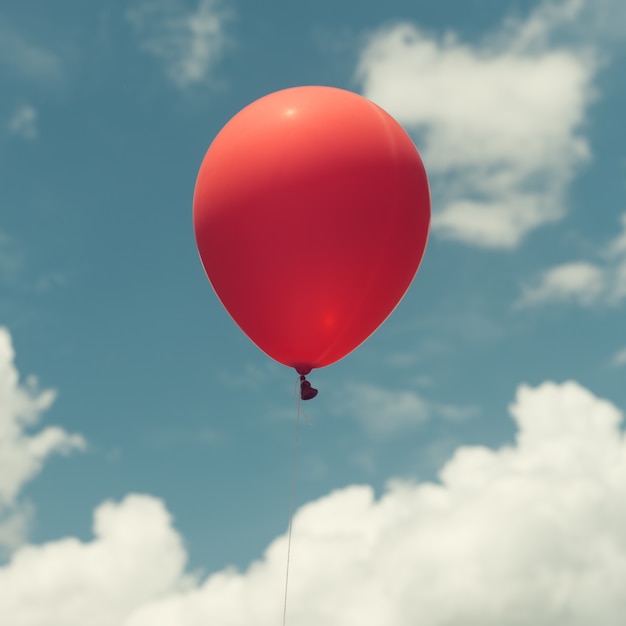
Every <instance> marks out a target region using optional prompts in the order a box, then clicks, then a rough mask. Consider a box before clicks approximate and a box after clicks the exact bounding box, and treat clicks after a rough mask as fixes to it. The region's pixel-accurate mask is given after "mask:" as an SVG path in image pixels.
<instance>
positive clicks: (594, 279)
mask: <svg viewBox="0 0 626 626" xmlns="http://www.w3.org/2000/svg"><path fill="white" fill-rule="evenodd" d="M621 225H622V230H621V233H620V234H618V235H617V236H616V237H615V238H613V239H612V240H611V241H609V243H608V244H607V245H606V246H605V247H604V248H603V251H602V253H600V254H598V256H599V257H600V261H599V262H597V263H590V262H587V261H572V262H568V263H563V264H561V265H557V266H555V267H551V268H548V269H546V270H544V271H543V272H541V274H540V275H539V276H537V277H536V278H535V279H534V280H533V281H531V282H530V283H528V284H526V285H524V286H523V287H522V294H521V296H520V298H519V299H518V301H517V303H516V306H517V307H518V308H520V307H530V306H537V305H540V304H546V303H567V302H569V303H574V304H579V305H582V306H592V305H593V306H597V305H604V306H615V305H619V304H621V303H622V302H623V301H624V300H625V299H626V213H624V214H623V215H622V216H621Z"/></svg>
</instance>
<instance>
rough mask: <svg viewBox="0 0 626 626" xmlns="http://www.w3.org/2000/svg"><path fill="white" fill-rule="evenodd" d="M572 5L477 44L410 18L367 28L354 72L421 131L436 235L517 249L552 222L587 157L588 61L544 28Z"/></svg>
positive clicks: (564, 19) (563, 20) (591, 65)
mask: <svg viewBox="0 0 626 626" xmlns="http://www.w3.org/2000/svg"><path fill="white" fill-rule="evenodd" d="M578 5H579V3H577V2H565V3H561V4H558V5H557V4H554V3H544V4H543V5H540V6H539V8H538V9H536V10H535V12H534V13H532V14H531V15H530V16H529V18H528V19H527V20H526V21H525V22H513V21H509V22H507V23H506V24H504V25H503V26H502V28H501V30H500V31H498V32H496V33H494V34H492V36H491V37H488V38H486V39H485V40H484V41H482V42H481V43H479V44H466V43H463V42H461V41H459V39H458V38H457V37H456V36H455V35H454V34H448V35H446V36H445V37H443V38H436V37H434V36H432V35H429V34H427V33H424V32H422V31H420V30H419V29H418V28H417V27H415V26H414V25H411V24H398V25H396V26H395V27H393V28H388V29H384V30H381V31H379V32H377V33H376V34H374V36H372V37H371V38H370V40H369V42H368V44H367V46H366V47H365V49H364V50H363V52H362V55H361V59H360V63H359V66H358V70H357V77H358V79H359V80H360V82H361V84H362V87H363V93H364V95H365V96H367V97H368V98H371V99H372V100H374V101H375V102H377V103H378V104H380V105H381V106H383V107H384V108H385V109H387V110H388V111H389V112H390V113H391V114H392V115H394V116H395V117H396V118H397V119H398V120H399V121H400V122H401V123H403V124H404V125H406V126H407V127H408V128H409V129H413V130H415V131H416V132H418V134H419V135H420V137H421V141H420V142H419V145H420V150H421V152H422V156H423V157H424V161H425V164H426V167H427V170H428V172H429V175H430V177H431V183H432V186H433V192H434V194H433V195H434V201H435V202H434V204H435V210H434V214H433V229H434V231H435V232H436V233H438V234H439V235H440V236H441V237H447V238H451V239H456V240H459V241H463V242H465V243H468V244H472V245H477V246H483V247H489V248H513V247H515V246H517V245H518V244H519V242H520V241H521V240H522V238H523V237H524V236H525V235H526V234H527V233H529V232H530V231H531V230H533V229H535V228H538V227H539V226H541V225H544V224H546V223H550V222H554V221H556V220H558V219H560V218H561V217H562V216H563V214H564V206H563V195H564V192H565V189H566V187H567V185H568V183H569V182H570V180H571V179H572V177H573V175H574V173H575V171H576V168H577V166H578V165H580V163H581V162H583V161H584V160H585V159H587V158H588V156H589V150H588V145H587V142H586V140H585V138H584V137H583V136H582V134H581V132H580V130H579V128H580V125H581V123H582V122H583V120H584V115H585V111H586V107H587V105H588V103H589V101H590V99H591V97H592V89H591V81H592V79H593V75H594V70H595V68H596V61H595V59H594V56H593V55H592V54H591V53H590V51H589V48H588V47H584V46H582V45H579V46H574V45H568V46H566V45H560V46H558V45H556V44H554V43H553V42H552V41H551V37H550V35H551V33H552V32H553V31H554V30H556V29H557V28H562V27H563V26H564V24H567V23H569V22H571V21H572V20H573V19H574V17H575V16H576V15H578V11H579V8H577V7H578Z"/></svg>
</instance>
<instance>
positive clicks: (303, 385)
mask: <svg viewBox="0 0 626 626" xmlns="http://www.w3.org/2000/svg"><path fill="white" fill-rule="evenodd" d="M316 395H317V389H315V388H314V387H311V383H310V382H309V381H308V380H307V379H306V377H305V376H304V374H300V399H301V400H313V398H315V396H316Z"/></svg>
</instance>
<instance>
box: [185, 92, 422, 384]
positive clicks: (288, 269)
mask: <svg viewBox="0 0 626 626" xmlns="http://www.w3.org/2000/svg"><path fill="white" fill-rule="evenodd" d="M193 223H194V231H195V236H196V243H197V246H198V251H199V253H200V257H201V259H202V263H203V265H204V269H205V271H206V273H207V276H208V278H209V281H210V282H211V285H212V286H213V288H214V289H215V292H216V293H217V296H218V298H219V299H220V301H221V302H222V304H223V305H224V307H225V308H226V310H227V311H228V312H229V313H230V315H231V316H232V318H233V319H234V320H235V322H236V323H237V324H238V325H239V327H240V328H241V329H242V330H243V332H244V333H246V335H248V337H249V338H250V339H251V340H252V341H253V342H254V343H255V344H256V345H257V346H258V347H259V348H260V349H261V350H263V351H264V352H265V353H267V354H268V355H269V356H270V357H272V358H274V359H275V360H276V361H278V362H280V363H282V364H284V365H287V366H289V367H294V368H296V369H297V370H298V372H299V373H300V374H307V373H308V372H309V371H310V370H311V369H313V368H318V367H324V366H326V365H330V364H331V363H334V362H335V361H338V360H339V359H341V358H343V357H344V356H346V355H347V354H348V353H350V352H351V351H352V350H354V349H355V348H356V347H357V346H359V345H360V344H361V343H362V342H363V341H365V340H366V339H367V338H368V337H369V336H370V335H371V334H372V333H373V332H374V331H375V330H376V329H377V328H378V327H379V326H380V325H381V324H382V323H383V322H384V320H385V319H386V318H387V317H388V316H389V314H390V313H391V312H392V311H393V309H394V308H395V307H396V305H397V304H398V302H399V301H400V300H401V299H402V297H403V296H404V294H405V293H406V291H407V289H408V288H409V285H410V283H411V281H412V280H413V277H414V276H415V274H416V272H417V269H418V267H419V264H420V262H421V260H422V256H423V254H424V250H425V247H426V240H427V237H428V228H429V223H430V193H429V189H428V181H427V178H426V173H425V171H424V166H423V164H422V160H421V158H420V156H419V154H418V152H417V149H416V148H415V146H414V145H413V142H412V141H411V139H410V137H409V136H408V135H407V134H406V132H405V131H404V130H403V129H402V127H401V126H400V125H399V124H398V123H397V122H396V121H395V120H394V119H393V118H392V117H391V116H390V115H389V114H387V113H386V112H385V111H383V110H382V109H381V108H379V107H378V106H376V105H375V104H374V103H372V102H370V101H369V100H367V99H366V98H363V97H362V96H359V95H357V94H354V93H351V92H348V91H344V90H341V89H335V88H332V87H294V88H291V89H285V90H282V91H278V92H275V93H272V94H270V95H268V96H265V97H263V98H261V99H259V100H257V101H255V102H253V103H252V104H250V105H248V106H247V107H246V108H244V109H243V110H242V111H240V112H239V113H238V114H237V115H235V116H234V117H233V118H232V119H231V120H230V121H229V122H228V123H227V124H226V126H224V128H223V129H222V130H221V131H220V132H219V134H218V135H217V136H216V138H215V140H214V141H213V143H212V144H211V146H210V147H209V149H208V151H207V153H206V155H205V157H204V160H203V162H202V165H201V167H200V171H199V173H198V178H197V181H196V187H195V192H194V198H193Z"/></svg>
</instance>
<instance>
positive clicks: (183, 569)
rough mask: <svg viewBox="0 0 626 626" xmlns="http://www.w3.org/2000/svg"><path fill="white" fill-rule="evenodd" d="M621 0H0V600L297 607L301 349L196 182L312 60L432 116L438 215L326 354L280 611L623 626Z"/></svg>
mask: <svg viewBox="0 0 626 626" xmlns="http://www.w3.org/2000/svg"><path fill="white" fill-rule="evenodd" d="M624 24H626V9H625V5H624V4H623V3H622V2H621V0H569V1H561V2H557V1H556V0H555V1H548V0H544V1H541V2H537V1H532V2H531V1H528V2H523V1H518V2H512V1H511V2H508V1H507V2H502V1H501V0H498V1H496V0H467V1H464V2H460V1H458V0H457V1H452V0H445V1H444V0H442V1H440V2H438V3H427V2H418V1H414V2H408V1H405V0H388V1H387V2H385V3H374V2H370V1H363V2H360V3H348V2H343V3H338V2H329V1H325V0H324V1H320V2H317V3H295V2H286V1H283V0H280V1H278V2H273V3H271V5H270V4H268V3H253V2H236V1H235V0H232V1H227V0H224V1H219V0H199V1H192V0H189V1H184V0H170V1H165V0H160V1H153V2H149V1H147V0H133V1H130V2H127V3H123V2H109V3H106V6H104V5H99V4H96V3H78V2H71V1H69V0H63V1H59V2H55V3H47V2H42V1H39V2H30V3H12V5H8V4H7V3H5V5H3V7H2V9H0V207H1V208H0V326H1V327H2V329H1V330H0V547H1V548H2V557H1V558H2V560H1V561H0V614H3V615H7V616H11V620H12V621H11V624H12V626H13V625H15V626H22V625H35V624H36V625H37V626H39V625H41V626H57V625H61V624H63V626H71V625H73V624H81V625H84V624H85V623H89V624H93V625H94V626H98V625H99V624H103V625H104V624H106V625H107V626H111V625H115V626H117V625H120V626H142V625H143V624H151V625H152V626H159V625H160V624H161V623H163V624H166V623H167V624H168V625H170V626H172V625H180V626H189V625H195V624H199V623H201V622H202V623H211V622H213V623H222V624H226V623H232V624H243V623H248V622H250V621H251V619H252V617H251V616H254V619H255V621H256V622H257V623H259V624H271V623H277V621H278V620H279V619H280V616H281V614H282V613H281V610H282V595H281V594H282V588H283V580H282V577H283V576H284V564H285V556H286V555H285V531H286V527H287V521H288V520H287V516H288V512H289V495H290V485H291V458H292V452H293V430H294V419H295V403H294V399H293V384H294V380H295V375H294V373H293V372H292V371H290V370H288V369H287V368H285V367H283V366H281V365H278V364H276V363H274V362H272V361H271V360H270V359H269V358H268V357H266V356H265V355H264V354H263V353H261V352H260V351H259V350H258V349H257V348H256V347H255V346H254V345H253V344H252V343H251V342H250V341H249V340H248V339H247V338H246V337H245V336H243V334H242V333H241V332H240V331H239V329H238V328H237V327H236V325H235V324H234V323H233V322H232V321H231V319H230V318H229V317H228V315H227V313H226V312H225V311H224V310H223V309H222V308H221V305H220V304H219V302H218V300H217V298H216V297H215V295H214V294H213V292H212V290H211V288H210V286H209V283H208V281H207V279H206V277H205V275H204V273H203V270H202V267H201V264H200V261H199V259H198V255H197V252H196V249H195V243H194V238H193V231H192V225H191V200H192V194H193V187H194V183H195V178H196V174H197V171H198V168H199V165H200V162H201V160H202V157H203V155H204V153H205V151H206V149H207V148H208V146H209V144H210V142H211V140H212V138H213V137H214V136H215V134H216V133H217V132H218V131H219V129H220V128H221V127H222V126H223V125H224V124H225V123H226V122H227V121H228V119H229V118H230V117H232V116H233V115H234V114H235V113H236V112H237V111H239V110H240V109H241V108H242V107H244V106H245V105H246V104H248V103H250V102H252V101H253V100H255V99H257V98H259V97H261V96H263V95H265V94H267V93H270V92H272V91H275V90H277V89H281V88H285V87H290V86H294V85H302V84H325V85H332V86H336V87H342V88H345V89H350V90H352V91H356V92H358V93H361V94H363V95H365V96H366V97H368V98H371V99H372V100H373V101H375V102H376V103H378V104H379V105H381V106H382V107H383V108H385V109H386V110H387V111H389V113H391V114H392V115H394V117H396V119H397V120H398V121H399V122H400V123H402V124H403V125H404V127H405V128H406V129H407V131H408V132H409V133H410V134H411V136H412V137H413V139H414V140H415V142H416V145H417V146H418V149H419V150H420V153H421V154H422V157H423V160H424V163H425V166H426V169H427V171H428V173H429V179H430V183H431V187H432V193H433V223H432V232H431V237H430V240H429V245H428V249H427V252H426V255H425V258H424V261H423V263H422V266H421V268H420V271H419V273H418V275H417V277H416V279H415V281H414V283H413V285H412V287H411V289H410V290H409V292H408V294H407V296H406V297H405V299H404V300H403V301H402V303H401V305H400V306H399V307H398V308H397V309H396V311H395V312H394V313H393V315H392V316H391V317H390V318H389V319H388V320H387V322H386V323H385V325H384V326H383V327H382V328H381V329H379V331H378V332H377V333H376V334H375V335H374V336H373V337H372V338H371V339H370V340H368V341H367V342H366V343H365V344H364V345H363V346H361V347H360V348H359V349H358V350H357V351H356V352H354V353H353V354H351V355H350V356H348V357H347V358H345V359H344V360H342V361H340V362H339V363H337V364H335V365H333V366H330V367H328V368H325V369H322V370H316V371H314V372H313V373H312V375H311V377H310V378H311V380H312V382H313V384H314V386H315V387H317V388H318V389H319V390H320V394H319V396H318V397H317V398H316V399H315V400H314V401H313V402H311V403H308V404H307V405H306V409H307V414H308V416H309V419H310V420H311V421H312V423H313V424H314V425H313V426H312V427H308V426H306V425H305V426H303V428H302V431H301V438H300V444H301V447H300V452H299V474H298V484H297V499H296V500H297V506H298V508H299V512H298V514H297V515H296V522H295V526H294V553H293V572H292V577H291V584H292V592H291V595H290V604H289V606H290V613H289V616H290V623H292V624H299V625H301V626H307V625H308V624H313V623H314V621H315V622H316V623H317V622H319V620H320V619H323V620H324V622H325V623H326V624H329V625H332V624H345V623H348V622H349V623H355V622H358V623H361V624H363V625H365V626H367V625H368V624H370V623H371V624H374V623H377V624H378V623H382V622H384V623H387V624H390V625H393V626H396V625H397V626H400V625H405V624H415V623H418V622H417V619H418V617H417V616H420V617H419V619H421V622H420V623H423V624H428V625H433V626H434V625H438V624H444V623H445V624H468V623H480V624H498V625H500V626H502V625H505V626H506V625H507V624H520V623H529V624H530V623H532V624H538V625H543V624H545V625H550V626H553V625H557V624H559V625H560V624H568V625H572V624H574V625H575V624H581V625H582V624H585V625H586V624H589V623H602V624H607V625H611V624H622V623H623V618H624V615H625V614H626V604H625V603H624V599H623V593H622V591H621V589H620V587H619V585H617V586H616V583H615V581H620V580H621V581H622V583H623V581H624V580H626V547H625V546H626V531H624V530H623V529H624V528H626V508H624V506H623V504H621V502H623V501H626V499H625V498H624V496H626V447H625V444H624V440H623V437H622V430H621V428H622V426H621V418H622V411H623V410H624V408H625V407H626V385H625V384H624V383H625V380H626V326H625V324H624V320H623V318H624V311H625V306H626V202H625V198H626V184H625V182H626V153H625V151H624V148H623V146H624V145H625V144H626V127H625V125H624V122H623V110H624V109H625V107H626V82H625V81H624V68H625V64H626V31H624ZM94 515H95V520H96V521H95V524H96V525H95V527H94V526H93V519H94ZM94 533H95V534H94ZM251 564H254V565H251ZM233 568H234V569H233ZM620 577H621V578H620ZM389 581H392V583H390V582H389ZM529 581H532V582H529ZM611 581H613V582H611ZM622 587H623V584H622ZM3 590H8V593H5V594H4V595H3ZM364 594H365V595H364ZM364 597H366V598H369V601H368V602H366V603H364V602H363V598H364ZM444 599H445V601H444ZM520 607H524V611H525V615H527V616H528V621H524V619H523V618H520V611H521V608H520ZM94 614H95V615H97V617H94ZM472 620H473V621H472Z"/></svg>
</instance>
